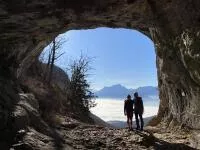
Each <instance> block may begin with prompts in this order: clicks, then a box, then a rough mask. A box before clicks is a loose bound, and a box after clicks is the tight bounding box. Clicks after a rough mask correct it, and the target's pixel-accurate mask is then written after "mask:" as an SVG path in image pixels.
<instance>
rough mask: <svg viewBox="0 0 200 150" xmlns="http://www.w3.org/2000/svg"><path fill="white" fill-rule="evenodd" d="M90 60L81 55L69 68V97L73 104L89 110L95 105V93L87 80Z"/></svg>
mask: <svg viewBox="0 0 200 150" xmlns="http://www.w3.org/2000/svg"><path fill="white" fill-rule="evenodd" d="M89 63H90V60H89V58H87V57H84V56H81V57H80V59H79V60H77V61H74V62H73V63H72V64H71V65H70V68H69V71H70V74H71V77H70V86H69V88H70V92H69V93H70V99H71V101H72V103H73V104H76V105H79V106H80V107H83V108H85V109H86V110H89V109H90V108H91V107H94V106H96V104H95V101H94V99H95V97H96V96H95V95H94V93H93V92H91V90H90V85H89V83H88V81H87V76H88V74H87V73H88V71H89V70H90V69H91V68H90V66H89Z"/></svg>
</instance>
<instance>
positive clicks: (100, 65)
mask: <svg viewBox="0 0 200 150" xmlns="http://www.w3.org/2000/svg"><path fill="white" fill-rule="evenodd" d="M60 37H62V38H64V39H65V40H66V42H65V43H64V44H63V45H62V47H61V49H60V53H62V52H65V54H64V55H62V57H61V58H60V59H59V60H57V61H56V65H58V66H60V67H61V68H63V69H65V68H67V66H68V64H69V63H70V62H72V60H74V59H78V58H79V57H80V55H81V54H83V55H87V56H88V57H91V58H93V59H92V62H91V67H92V68H93V69H92V70H91V71H90V72H89V74H91V75H90V76H89V77H88V80H89V82H90V83H91V87H92V89H95V90H98V89H100V88H103V87H104V86H111V85H114V84H122V85H124V86H126V87H128V88H137V87H140V86H146V85H152V86H157V71H156V56H155V50H154V44H153V42H152V41H151V40H150V39H149V38H148V37H147V36H145V35H144V34H142V33H140V32H138V31H135V30H128V29H111V28H97V29H90V30H71V31H68V32H66V33H64V34H62V35H60Z"/></svg>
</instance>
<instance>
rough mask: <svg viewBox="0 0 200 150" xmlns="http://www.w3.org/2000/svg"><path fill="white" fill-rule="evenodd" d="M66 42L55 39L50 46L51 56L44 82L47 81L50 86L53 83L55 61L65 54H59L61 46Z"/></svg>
mask: <svg viewBox="0 0 200 150" xmlns="http://www.w3.org/2000/svg"><path fill="white" fill-rule="evenodd" d="M64 42H66V41H65V40H63V38H54V39H53V41H52V43H51V44H50V46H49V47H50V49H49V54H48V60H47V65H46V68H45V71H44V81H47V83H48V84H50V83H51V81H52V74H53V68H54V63H55V61H56V60H57V59H58V58H60V57H61V56H62V55H63V54H64V53H61V54H60V53H59V50H60V48H61V46H62V45H63V44H64Z"/></svg>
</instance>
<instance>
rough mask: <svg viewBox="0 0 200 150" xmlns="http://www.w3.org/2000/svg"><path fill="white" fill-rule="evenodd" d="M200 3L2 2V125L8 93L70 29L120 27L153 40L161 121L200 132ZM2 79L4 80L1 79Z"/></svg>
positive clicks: (111, 0) (165, 0)
mask: <svg viewBox="0 0 200 150" xmlns="http://www.w3.org/2000/svg"><path fill="white" fill-rule="evenodd" d="M199 8H200V1H199V0H184V1H183V0H101V1H99V0H85V1H82V0H74V1H68V0H59V1H58V0H48V1H47V0H34V1H30V0H2V1H0V18H1V19H0V43H1V44H0V77H1V79H2V80H0V83H1V84H0V85H1V90H2V89H5V87H7V86H8V85H10V86H9V87H10V88H11V89H9V90H8V92H7V94H6V93H4V92H2V93H1V95H0V96H1V99H0V104H1V109H0V110H1V116H4V117H1V119H2V120H1V122H5V125H4V124H2V125H1V126H3V127H2V128H1V132H2V131H4V130H5V127H6V126H7V124H10V123H9V121H8V120H9V119H8V118H9V117H8V116H9V115H7V116H6V115H4V114H5V112H9V113H10V114H12V109H10V108H11V107H12V105H11V104H9V103H7V102H8V99H11V98H12V102H13V103H12V104H15V103H16V102H17V99H18V98H17V97H15V98H13V96H12V95H13V94H12V91H14V93H15V94H17V93H19V89H18V88H17V89H15V87H14V86H13V85H12V84H10V83H9V84H7V85H6V83H5V82H10V81H12V82H14V83H15V84H17V81H18V78H20V76H21V75H22V74H23V71H24V70H26V69H27V68H28V67H29V66H30V65H31V64H32V63H33V62H34V60H35V59H36V58H37V57H38V56H39V54H40V53H41V51H42V50H43V48H44V47H45V46H46V45H47V44H48V43H49V42H50V41H51V39H52V38H53V37H55V36H57V35H58V34H59V33H63V32H65V31H68V30H70V29H89V28H96V27H103V26H104V27H112V28H115V27H122V28H129V29H136V30H139V31H141V32H142V33H144V34H146V35H147V36H148V37H150V38H152V39H153V41H154V43H155V47H156V54H157V69H158V82H159V90H160V99H161V102H160V108H159V113H158V119H159V120H167V121H169V122H170V121H172V122H174V121H177V122H179V123H181V124H182V125H185V126H189V127H191V128H196V129H200V109H199V108H200V69H199V64H200V56H199V55H200V50H199V47H200V37H199V36H200V9H199ZM5 78H6V79H5Z"/></svg>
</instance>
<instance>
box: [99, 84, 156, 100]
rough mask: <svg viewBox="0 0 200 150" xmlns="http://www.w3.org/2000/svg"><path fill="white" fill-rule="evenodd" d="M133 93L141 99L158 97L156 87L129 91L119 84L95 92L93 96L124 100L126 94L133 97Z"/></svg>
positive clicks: (143, 87) (144, 87)
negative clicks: (137, 94)
mask: <svg viewBox="0 0 200 150" xmlns="http://www.w3.org/2000/svg"><path fill="white" fill-rule="evenodd" d="M135 92H138V93H139V95H140V96H142V97H150V96H158V87H155V86H142V87H138V88H136V89H132V88H130V89H129V88H126V87H125V86H123V85H121V84H115V85H112V86H106V87H104V88H102V89H100V90H98V91H96V92H95V95H96V96H98V97H99V98H124V97H126V96H127V95H128V94H130V95H133V93H135Z"/></svg>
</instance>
